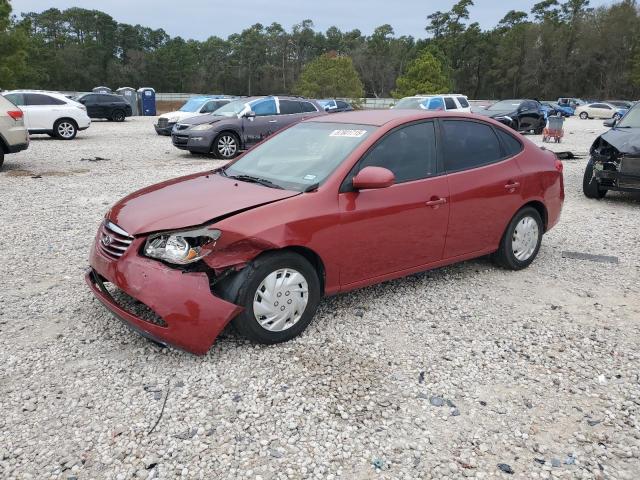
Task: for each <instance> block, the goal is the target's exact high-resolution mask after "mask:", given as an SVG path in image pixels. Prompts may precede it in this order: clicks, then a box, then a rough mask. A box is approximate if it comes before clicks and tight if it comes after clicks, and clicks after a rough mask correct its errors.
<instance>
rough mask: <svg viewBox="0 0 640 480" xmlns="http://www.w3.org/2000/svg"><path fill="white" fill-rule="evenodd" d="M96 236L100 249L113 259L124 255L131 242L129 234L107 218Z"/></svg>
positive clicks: (131, 238)
mask: <svg viewBox="0 0 640 480" xmlns="http://www.w3.org/2000/svg"><path fill="white" fill-rule="evenodd" d="M98 237H99V238H98V244H99V245H100V250H101V251H102V253H104V254H105V255H106V256H107V257H109V258H111V259H113V260H117V259H118V258H120V257H121V256H122V255H124V252H126V251H127V248H129V245H131V242H133V237H132V236H131V235H129V234H128V233H127V232H125V231H124V230H123V229H121V228H120V227H119V226H117V225H116V224H114V223H111V222H110V221H108V220H105V222H104V223H103V224H102V227H101V228H100V232H99V234H98Z"/></svg>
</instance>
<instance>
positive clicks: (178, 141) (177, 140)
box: [173, 135, 189, 145]
mask: <svg viewBox="0 0 640 480" xmlns="http://www.w3.org/2000/svg"><path fill="white" fill-rule="evenodd" d="M187 143H189V136H188V135H174V136H173V144H174V145H186V144H187Z"/></svg>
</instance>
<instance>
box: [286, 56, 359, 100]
mask: <svg viewBox="0 0 640 480" xmlns="http://www.w3.org/2000/svg"><path fill="white" fill-rule="evenodd" d="M296 91H297V93H299V94H300V95H304V96H306V97H315V98H361V97H362V96H363V95H364V87H363V85H362V81H361V80H360V77H359V76H358V72H356V69H355V68H354V67H353V62H352V60H351V58H350V57H347V56H332V55H329V54H324V55H321V56H320V57H318V58H316V59H315V60H313V61H311V62H309V63H308V64H307V65H306V67H304V69H303V70H302V74H301V75H300V80H299V82H298V85H297V87H296Z"/></svg>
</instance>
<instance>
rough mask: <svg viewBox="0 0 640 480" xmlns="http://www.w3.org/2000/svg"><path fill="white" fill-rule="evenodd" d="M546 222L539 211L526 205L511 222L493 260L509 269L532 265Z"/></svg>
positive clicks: (519, 268)
mask: <svg viewBox="0 0 640 480" xmlns="http://www.w3.org/2000/svg"><path fill="white" fill-rule="evenodd" d="M543 233H544V224H543V223H542V218H541V217H540V214H539V213H538V211H537V210H536V209H535V208H533V207H524V208H523V209H521V210H520V211H518V213H516V214H515V216H514V217H513V218H512V219H511V222H509V226H508V227H507V229H506V231H505V232H504V235H503V236H502V240H500V247H499V248H498V251H497V252H495V253H494V254H493V261H494V262H495V263H497V264H498V265H500V266H501V267H504V268H507V269H509V270H521V269H523V268H526V267H528V266H529V265H531V263H532V262H533V260H534V259H535V258H536V256H537V255H538V251H539V250H540V244H541V242H542V235H543Z"/></svg>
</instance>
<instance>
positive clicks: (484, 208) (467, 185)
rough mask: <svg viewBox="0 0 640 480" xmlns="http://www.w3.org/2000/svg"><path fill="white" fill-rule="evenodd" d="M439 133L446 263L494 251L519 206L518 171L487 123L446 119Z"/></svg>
mask: <svg viewBox="0 0 640 480" xmlns="http://www.w3.org/2000/svg"><path fill="white" fill-rule="evenodd" d="M441 132H442V152H443V158H444V166H445V169H446V170H447V179H448V181H449V192H450V193H449V196H450V209H451V210H450V218H449V228H448V232H447V241H446V245H445V249H444V258H445V259H449V258H455V257H458V256H461V255H467V254H471V253H474V252H480V251H482V250H487V249H490V248H493V247H497V245H498V243H499V242H500V239H501V237H502V234H503V232H504V230H505V228H506V227H507V225H508V223H509V221H510V220H511V217H512V216H513V215H514V214H515V212H516V211H517V210H518V208H519V207H520V205H521V204H522V196H521V191H522V188H521V183H522V181H523V179H522V172H521V171H520V168H519V167H518V165H517V163H516V161H515V159H514V157H513V156H510V155H509V154H508V153H506V151H504V150H503V147H502V146H501V144H500V142H499V140H498V137H497V135H496V133H495V132H494V130H493V127H492V126H490V125H488V124H486V123H483V122H477V121H471V120H444V121H442V122H441ZM514 140H515V139H514Z"/></svg>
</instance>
